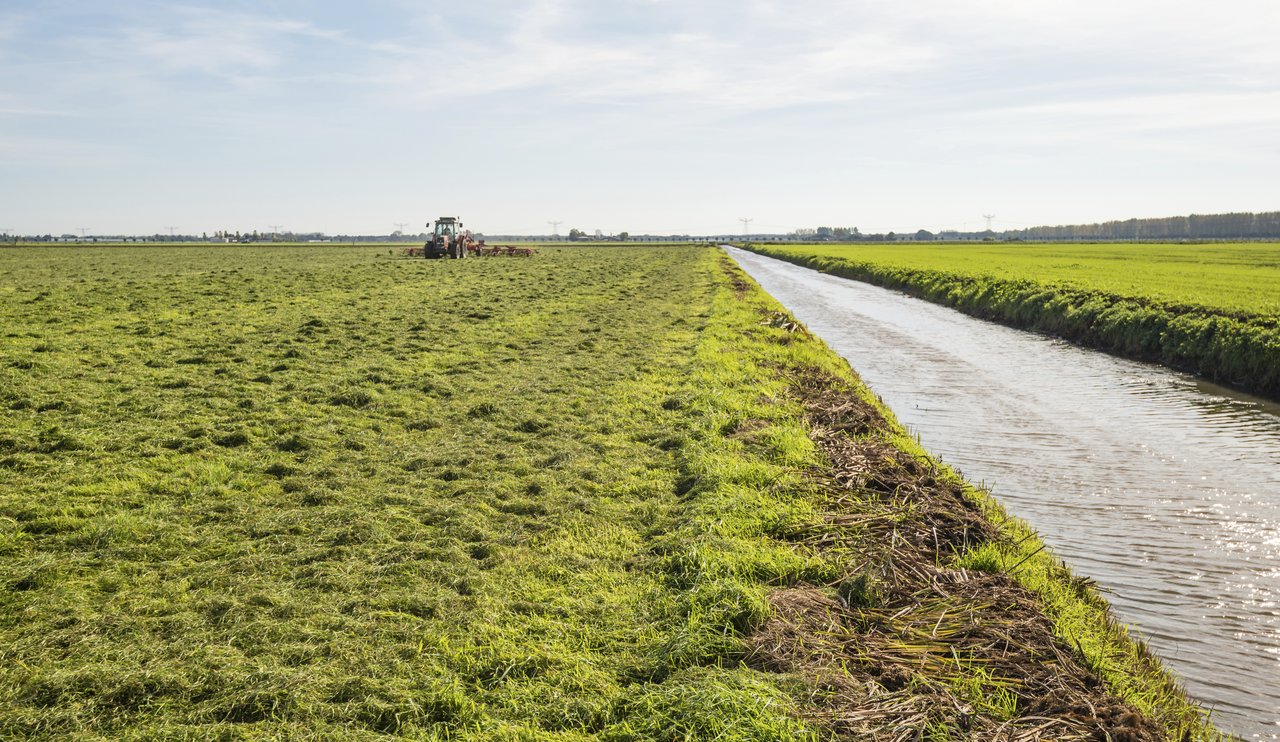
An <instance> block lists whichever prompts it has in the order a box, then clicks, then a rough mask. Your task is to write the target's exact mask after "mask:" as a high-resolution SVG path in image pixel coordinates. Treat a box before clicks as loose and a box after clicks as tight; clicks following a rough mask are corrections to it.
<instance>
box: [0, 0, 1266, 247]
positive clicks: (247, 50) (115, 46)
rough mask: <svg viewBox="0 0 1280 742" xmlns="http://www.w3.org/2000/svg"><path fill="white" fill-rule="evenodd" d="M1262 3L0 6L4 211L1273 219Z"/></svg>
mask: <svg viewBox="0 0 1280 742" xmlns="http://www.w3.org/2000/svg"><path fill="white" fill-rule="evenodd" d="M1277 28H1280V3H1277V2H1276V1H1275V0H1220V1H1219V2H1214V3H1209V2H1198V3H1172V2H1168V0H1109V1H1105V2H1104V1H1099V0H963V1H961V0H911V2H901V1H898V0H787V1H785V2H783V1H777V2H774V1H772V0H732V1H730V0H608V1H607V2H605V1H602V0H470V1H469V2H466V3H461V2H456V1H455V2H437V1H435V0H419V1H418V2H409V1H407V0H406V1H399V0H369V1H367V2H362V3H349V2H324V1H319V2H316V1H307V2H302V1H300V0H298V1H295V0H256V1H255V2H203V3H184V2H128V1H125V0H122V1H120V2H110V3H104V2H101V1H100V0H93V1H87V0H3V2H0V232H6V231H12V232H16V233H20V234H36V233H39V234H44V233H53V234H62V233H78V231H79V230H81V229H83V230H85V233H86V234H89V235H94V234H119V233H130V234H155V233H167V232H168V231H169V228H170V227H172V228H173V229H174V230H176V231H177V232H178V233H187V234H198V233H200V232H205V231H207V232H210V233H212V232H213V231H216V230H219V229H227V230H233V231H234V230H240V231H252V230H259V231H271V230H272V227H273V225H278V226H279V228H281V229H283V230H296V231H323V232H327V233H330V234H341V233H361V234H386V233H389V232H391V231H392V230H395V229H397V225H398V224H401V223H404V224H407V225H408V226H407V228H406V231H408V232H414V231H417V230H418V229H420V228H421V227H422V226H423V225H425V223H426V222H427V221H429V220H431V219H434V218H435V217H437V216H441V215H446V214H447V215H458V216H461V217H462V218H463V220H464V221H465V222H466V223H467V226H469V227H471V228H472V229H475V230H478V231H481V232H487V233H489V234H502V233H524V234H530V233H550V232H551V231H552V227H551V226H550V225H549V222H551V221H557V222H560V226H559V231H560V233H562V234H563V233H566V232H567V231H568V230H569V229H570V228H578V229H582V230H585V231H587V232H594V231H595V230H597V229H599V230H602V231H603V232H605V233H615V232H621V231H629V232H631V233H642V232H652V233H691V234H723V233H733V232H739V231H741V230H742V223H741V222H740V221H739V220H740V219H743V218H750V219H753V221H752V222H751V223H750V228H751V231H753V232H786V231H791V230H793V229H796V228H802V227H817V226H832V227H842V226H843V227H857V228H859V229H861V230H862V231H863V232H884V231H889V230H894V231H908V230H909V231H915V230H916V229H921V228H924V229H929V230H932V231H938V230H942V229H980V228H982V227H984V226H985V222H984V219H983V215H984V214H994V215H995V219H994V220H993V225H994V226H995V228H996V229H1017V228H1021V227H1027V226H1034V225H1042V224H1064V223H1088V222H1094V221H1102V220H1108V219H1124V218H1129V217H1144V216H1151V217H1154V216H1170V215H1177V214H1189V213H1201V214H1205V213H1217V212H1227V211H1274V210H1280V180H1278V179H1277V177H1276V174H1277V173H1280V43H1276V40H1275V30H1276V29H1277Z"/></svg>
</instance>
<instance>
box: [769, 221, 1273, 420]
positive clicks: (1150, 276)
mask: <svg viewBox="0 0 1280 742" xmlns="http://www.w3.org/2000/svg"><path fill="white" fill-rule="evenodd" d="M753 249H756V250H757V251H759V252H763V253H765V254H768V255H772V256H774V257H779V258H783V259H786V260H790V261H792V262H796V263H800V264H803V265H808V266H810V267H813V268H817V269H818V270H822V271H826V272H829V273H834V274H837V275H843V276H846V277H849V278H856V279H859V280H864V281H869V282H871V283H876V284H879V285H882V286H888V287H891V288H899V289H904V290H906V291H909V292H911V293H915V294H918V295H920V296H922V297H924V298H928V299H930V300H932V301H936V302H939V303H942V304H947V305H949V306H953V307H956V308H958V309H960V310H962V311H965V312H968V313H970V314H974V315H977V316H980V317H984V318H988V319H994V320H997V321H1000V322H1004V323H1006V324H1011V325H1014V326H1016V327H1023V328H1028V329H1033V330H1037V331H1041V332H1047V333H1051V334H1055V335H1060V336H1062V337H1065V338H1067V339H1070V340H1073V341H1076V342H1079V343H1081V344H1084V345H1088V346H1092V347H1098V348H1102V349H1104V350H1108V351H1111V352H1115V353H1119V354H1121V355H1126V356H1130V357H1134V358H1139V359H1143V360H1154V361H1159V362H1162V363H1165V364H1167V365H1170V366H1174V367H1176V368H1182V369H1186V370H1189V371H1192V372H1194V373H1197V374H1199V375H1201V376H1204V377H1206V378H1209V379H1213V380H1216V381H1220V382H1223V383H1226V384H1230V385H1234V386H1237V387H1240V388H1243V389H1246V390H1249V391H1253V392H1257V393H1260V394H1263V395H1266V396H1270V397H1272V398H1280V244H1274V243H1264V244H1259V243H1242V244H1206V245H1158V244H1138V245H1135V244H1089V245H1061V244H986V243H970V244H941V243H940V244H932V243H903V244H870V245H760V246H756V247H755V248H753Z"/></svg>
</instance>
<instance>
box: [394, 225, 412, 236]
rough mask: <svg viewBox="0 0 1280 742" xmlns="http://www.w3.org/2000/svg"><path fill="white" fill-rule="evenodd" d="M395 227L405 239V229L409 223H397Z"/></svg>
mask: <svg viewBox="0 0 1280 742" xmlns="http://www.w3.org/2000/svg"><path fill="white" fill-rule="evenodd" d="M395 225H396V231H397V232H399V233H400V236H401V237H403V236H404V228H405V227H407V226H409V222H396V223H395Z"/></svg>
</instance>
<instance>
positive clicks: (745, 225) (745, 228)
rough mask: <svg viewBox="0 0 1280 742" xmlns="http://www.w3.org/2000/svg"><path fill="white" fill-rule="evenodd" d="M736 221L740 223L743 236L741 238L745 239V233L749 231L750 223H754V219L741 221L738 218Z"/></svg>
mask: <svg viewBox="0 0 1280 742" xmlns="http://www.w3.org/2000/svg"><path fill="white" fill-rule="evenodd" d="M738 221H740V222H742V236H743V237H746V236H747V232H748V230H750V228H751V222H754V221H755V219H754V218H751V219H742V218H739V219H738Z"/></svg>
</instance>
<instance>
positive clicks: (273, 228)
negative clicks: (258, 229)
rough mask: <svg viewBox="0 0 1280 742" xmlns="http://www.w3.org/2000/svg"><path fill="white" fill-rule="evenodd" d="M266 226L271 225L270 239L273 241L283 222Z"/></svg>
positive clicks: (269, 225)
mask: <svg viewBox="0 0 1280 742" xmlns="http://www.w3.org/2000/svg"><path fill="white" fill-rule="evenodd" d="M267 226H268V227H271V241H272V242H275V241H276V235H278V234H279V233H280V229H281V228H282V227H284V225H283V224H268V225H267Z"/></svg>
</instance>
